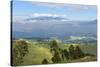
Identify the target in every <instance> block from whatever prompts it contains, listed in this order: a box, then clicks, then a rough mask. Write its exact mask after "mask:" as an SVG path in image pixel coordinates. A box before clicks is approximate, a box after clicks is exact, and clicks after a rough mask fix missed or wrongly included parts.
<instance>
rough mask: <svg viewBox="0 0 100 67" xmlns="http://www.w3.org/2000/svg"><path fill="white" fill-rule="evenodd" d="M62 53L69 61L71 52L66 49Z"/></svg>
mask: <svg viewBox="0 0 100 67" xmlns="http://www.w3.org/2000/svg"><path fill="white" fill-rule="evenodd" d="M62 53H63V55H64V57H65V58H66V60H67V59H69V52H68V51H67V50H66V49H64V50H63V52H62Z"/></svg>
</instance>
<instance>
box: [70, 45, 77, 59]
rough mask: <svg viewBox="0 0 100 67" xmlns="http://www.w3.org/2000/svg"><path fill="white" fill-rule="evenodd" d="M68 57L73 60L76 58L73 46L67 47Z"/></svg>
mask: <svg viewBox="0 0 100 67" xmlns="http://www.w3.org/2000/svg"><path fill="white" fill-rule="evenodd" d="M69 57H70V59H75V58H76V56H75V51H74V46H73V45H70V46H69Z"/></svg>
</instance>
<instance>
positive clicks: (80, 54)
mask: <svg viewBox="0 0 100 67" xmlns="http://www.w3.org/2000/svg"><path fill="white" fill-rule="evenodd" d="M75 54H76V58H81V57H83V56H84V53H83V51H82V50H81V48H80V47H79V46H76V47H75Z"/></svg>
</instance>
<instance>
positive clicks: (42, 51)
mask: <svg viewBox="0 0 100 67" xmlns="http://www.w3.org/2000/svg"><path fill="white" fill-rule="evenodd" d="M51 57H52V55H51V53H50V51H49V49H48V48H44V47H40V46H38V45H35V44H34V43H30V45H29V53H28V54H27V55H26V56H25V57H24V59H23V61H24V62H23V64H25V65H28V64H41V62H42V61H43V59H44V58H46V59H47V60H48V61H49V62H50V63H52V61H51ZM23 64H22V65H23Z"/></svg>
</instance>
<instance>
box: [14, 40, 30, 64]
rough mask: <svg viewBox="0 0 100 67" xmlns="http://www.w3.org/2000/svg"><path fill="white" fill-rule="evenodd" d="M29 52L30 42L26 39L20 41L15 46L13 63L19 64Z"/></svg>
mask: <svg viewBox="0 0 100 67" xmlns="http://www.w3.org/2000/svg"><path fill="white" fill-rule="evenodd" d="M27 53H28V44H27V42H26V41H18V42H17V44H14V48H13V65H19V64H21V63H22V62H23V57H24V56H25V55H26V54H27Z"/></svg>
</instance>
